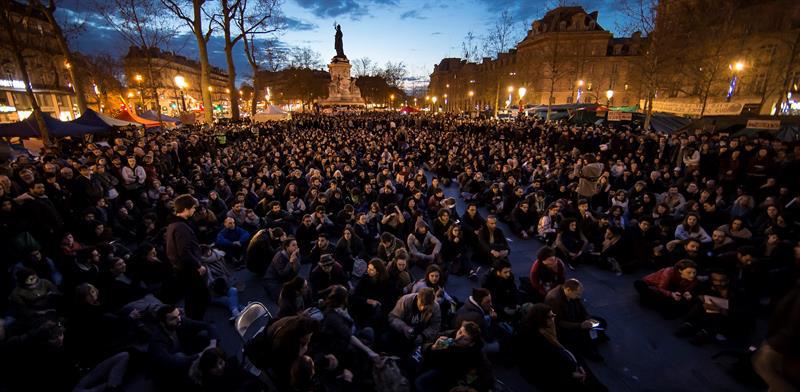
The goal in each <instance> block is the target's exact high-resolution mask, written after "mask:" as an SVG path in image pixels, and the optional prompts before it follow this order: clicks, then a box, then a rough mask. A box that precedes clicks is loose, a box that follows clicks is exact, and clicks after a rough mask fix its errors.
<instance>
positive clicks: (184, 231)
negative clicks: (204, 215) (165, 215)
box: [166, 195, 209, 320]
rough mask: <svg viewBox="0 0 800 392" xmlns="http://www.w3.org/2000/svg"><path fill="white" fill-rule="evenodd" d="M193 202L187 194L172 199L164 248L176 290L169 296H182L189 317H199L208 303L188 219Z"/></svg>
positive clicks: (203, 271)
mask: <svg viewBox="0 0 800 392" xmlns="http://www.w3.org/2000/svg"><path fill="white" fill-rule="evenodd" d="M197 205H198V203H197V200H196V199H195V198H194V197H192V196H191V195H180V196H178V197H177V198H175V207H174V209H175V214H174V215H173V216H172V218H171V220H170V224H169V226H167V234H166V236H167V245H166V249H167V258H168V259H169V261H170V263H172V268H173V274H174V281H175V287H174V290H175V291H176V293H175V295H174V297H173V298H174V299H178V298H183V299H184V301H185V306H186V315H187V316H188V317H189V318H191V319H193V320H202V319H203V316H204V315H205V313H206V307H207V306H208V302H209V293H208V288H207V286H206V282H205V274H206V267H204V266H203V265H202V264H201V261H200V258H201V252H200V244H199V242H198V241H197V236H196V235H195V233H194V230H193V229H192V227H191V226H190V225H189V222H188V220H189V218H191V217H192V215H194V211H195V209H196V208H197Z"/></svg>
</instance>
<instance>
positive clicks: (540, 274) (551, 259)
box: [528, 246, 564, 301]
mask: <svg viewBox="0 0 800 392" xmlns="http://www.w3.org/2000/svg"><path fill="white" fill-rule="evenodd" d="M528 278H529V279H530V281H531V286H532V287H533V291H534V292H533V293H532V294H533V295H535V296H536V297H537V300H538V301H543V300H544V297H545V296H547V292H548V291H550V289H552V288H553V287H556V286H558V285H560V284H562V283H564V262H563V261H561V259H559V258H558V257H556V252H555V249H553V248H551V247H549V246H543V247H542V248H541V249H539V253H537V254H536V260H534V262H533V265H532V266H531V271H530V273H529V274H528Z"/></svg>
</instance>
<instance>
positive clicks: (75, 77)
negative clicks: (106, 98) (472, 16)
mask: <svg viewBox="0 0 800 392" xmlns="http://www.w3.org/2000/svg"><path fill="white" fill-rule="evenodd" d="M29 4H30V5H31V6H32V7H33V8H34V9H35V10H36V11H38V12H41V13H42V15H44V16H45V17H46V18H47V23H48V24H50V29H51V30H52V33H53V36H54V37H55V39H56V43H57V44H58V50H59V51H61V55H62V56H63V57H64V62H65V63H66V64H68V65H69V66H68V67H67V72H68V73H69V77H70V79H72V88H73V89H74V91H75V103H76V104H77V105H78V111H79V112H80V114H83V112H84V111H86V93H85V91H84V83H83V80H82V75H81V70H79V69H78V67H73V66H72V65H73V64H74V63H75V62H74V61H73V58H72V53H71V52H70V50H69V43H68V42H67V37H66V34H65V33H64V30H62V28H61V25H60V24H59V23H58V21H57V20H56V17H55V12H56V0H48V1H47V4H44V3H42V2H41V1H40V0H29Z"/></svg>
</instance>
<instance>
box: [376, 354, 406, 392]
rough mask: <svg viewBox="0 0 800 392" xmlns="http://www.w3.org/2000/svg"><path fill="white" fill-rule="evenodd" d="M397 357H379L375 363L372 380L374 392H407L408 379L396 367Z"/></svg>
mask: <svg viewBox="0 0 800 392" xmlns="http://www.w3.org/2000/svg"><path fill="white" fill-rule="evenodd" d="M397 359H398V358H397V357H389V356H381V357H380V359H378V360H377V361H376V363H375V369H374V371H373V373H372V379H373V381H374V382H375V391H376V392H409V391H411V386H410V385H409V382H408V379H407V378H405V376H403V373H401V372H400V367H399V366H397Z"/></svg>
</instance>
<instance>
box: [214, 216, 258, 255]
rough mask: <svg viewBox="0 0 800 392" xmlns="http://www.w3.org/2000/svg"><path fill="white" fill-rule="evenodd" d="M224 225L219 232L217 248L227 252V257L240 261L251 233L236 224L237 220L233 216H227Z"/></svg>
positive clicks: (216, 241) (216, 242)
mask: <svg viewBox="0 0 800 392" xmlns="http://www.w3.org/2000/svg"><path fill="white" fill-rule="evenodd" d="M223 225H224V227H223V228H222V230H220V231H219V233H217V238H216V240H215V241H214V245H216V247H217V249H220V250H222V251H224V252H225V258H226V259H228V260H233V261H234V262H238V260H239V259H240V258H241V257H242V254H243V253H244V251H245V249H247V244H248V241H250V233H248V232H247V231H246V230H245V229H242V228H241V227H238V226H236V220H234V219H233V218H231V217H227V218H225V221H224V222H223Z"/></svg>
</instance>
